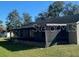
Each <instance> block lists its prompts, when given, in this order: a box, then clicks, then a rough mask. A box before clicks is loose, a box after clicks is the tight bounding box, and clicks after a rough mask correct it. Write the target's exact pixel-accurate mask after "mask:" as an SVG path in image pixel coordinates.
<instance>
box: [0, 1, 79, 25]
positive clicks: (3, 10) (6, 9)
mask: <svg viewBox="0 0 79 59" xmlns="http://www.w3.org/2000/svg"><path fill="white" fill-rule="evenodd" d="M52 2H53V1H41V2H39V1H14V2H13V1H3V2H2V1H0V20H2V21H3V24H5V21H6V18H7V16H8V14H9V13H10V12H11V11H12V10H14V9H16V10H17V11H18V13H19V14H20V16H21V17H22V14H23V13H24V12H25V13H29V14H30V15H31V16H32V19H33V21H34V18H35V17H36V16H37V15H38V13H40V12H44V11H47V8H48V6H49V5H50V4H51V3H52ZM73 3H75V4H79V2H78V1H77V2H73Z"/></svg>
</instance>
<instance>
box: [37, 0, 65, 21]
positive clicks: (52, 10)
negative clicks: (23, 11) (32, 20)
mask: <svg viewBox="0 0 79 59" xmlns="http://www.w3.org/2000/svg"><path fill="white" fill-rule="evenodd" d="M63 8H64V2H63V1H56V2H53V3H52V4H50V5H49V7H48V10H47V12H42V13H39V14H38V16H37V17H36V21H42V20H46V19H49V18H55V17H57V16H60V13H61V12H62V11H63Z"/></svg>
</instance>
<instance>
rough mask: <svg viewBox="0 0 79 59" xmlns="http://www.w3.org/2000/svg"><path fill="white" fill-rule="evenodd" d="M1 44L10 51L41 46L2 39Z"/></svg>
mask: <svg viewBox="0 0 79 59" xmlns="http://www.w3.org/2000/svg"><path fill="white" fill-rule="evenodd" d="M0 46H1V47H4V48H6V49H7V50H10V51H20V50H28V49H36V48H41V47H38V46H31V45H28V44H22V43H14V42H11V41H0Z"/></svg>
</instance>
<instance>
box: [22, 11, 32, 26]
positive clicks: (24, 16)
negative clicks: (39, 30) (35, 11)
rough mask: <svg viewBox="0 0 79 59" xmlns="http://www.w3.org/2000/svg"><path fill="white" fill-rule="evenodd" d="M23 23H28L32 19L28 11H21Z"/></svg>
mask: <svg viewBox="0 0 79 59" xmlns="http://www.w3.org/2000/svg"><path fill="white" fill-rule="evenodd" d="M23 20H24V21H23V24H24V25H26V24H29V23H30V22H31V21H32V20H31V16H30V15H29V14H28V13H23Z"/></svg>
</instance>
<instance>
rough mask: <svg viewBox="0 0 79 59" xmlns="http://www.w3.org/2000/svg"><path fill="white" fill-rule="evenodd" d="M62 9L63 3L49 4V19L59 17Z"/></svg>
mask: <svg viewBox="0 0 79 59" xmlns="http://www.w3.org/2000/svg"><path fill="white" fill-rule="evenodd" d="M63 8H64V2H63V1H55V2H53V4H50V5H49V7H48V16H49V17H54V18H55V17H57V16H59V15H60V13H61V12H62V10H63Z"/></svg>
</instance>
